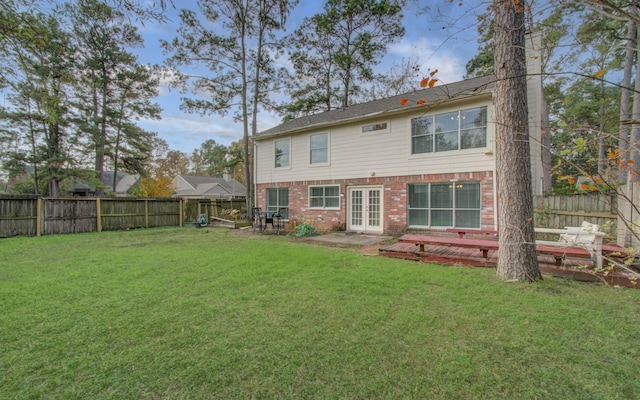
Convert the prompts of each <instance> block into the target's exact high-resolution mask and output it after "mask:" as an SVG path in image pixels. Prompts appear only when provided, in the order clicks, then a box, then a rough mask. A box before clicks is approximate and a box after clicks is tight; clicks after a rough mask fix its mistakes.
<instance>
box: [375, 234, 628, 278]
mask: <svg viewBox="0 0 640 400" xmlns="http://www.w3.org/2000/svg"><path fill="white" fill-rule="evenodd" d="M536 250H537V253H538V263H539V265H540V269H541V270H542V271H543V272H546V273H549V274H552V275H554V276H563V277H569V278H572V279H576V280H580V281H596V280H600V279H602V278H601V277H598V276H595V275H594V274H592V273H589V272H588V271H584V267H593V266H594V261H593V260H592V258H591V254H590V253H589V251H587V250H585V249H583V248H579V247H561V246H546V245H537V246H536ZM602 252H603V254H605V255H607V256H612V255H616V254H618V253H620V255H621V256H624V254H625V253H626V250H625V249H624V248H622V247H619V246H616V245H604V246H603V247H602ZM379 254H380V255H382V256H385V257H391V258H400V259H405V260H412V261H421V262H430V263H441V264H450V265H467V266H474V267H495V266H496V265H497V263H498V241H497V240H484V239H466V238H463V237H460V236H458V237H443V236H424V235H403V236H402V237H401V238H400V239H399V242H398V243H394V244H391V245H388V246H384V247H381V248H380V249H379ZM576 267H582V268H581V269H577V268H576ZM611 278H612V279H609V280H610V283H613V284H618V285H621V286H630V287H635V285H628V284H627V283H628V282H627V280H626V279H625V278H624V277H618V278H616V277H614V276H613V275H612V277H611Z"/></svg>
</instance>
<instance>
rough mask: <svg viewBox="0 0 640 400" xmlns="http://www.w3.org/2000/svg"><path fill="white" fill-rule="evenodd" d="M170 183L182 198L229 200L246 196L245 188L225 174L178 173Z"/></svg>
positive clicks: (176, 193)
mask: <svg viewBox="0 0 640 400" xmlns="http://www.w3.org/2000/svg"><path fill="white" fill-rule="evenodd" d="M172 185H173V188H174V194H175V196H177V197H182V198H192V199H226V200H230V199H238V198H246V196H247V188H246V187H245V186H244V185H243V184H241V183H240V182H238V181H236V180H235V179H233V178H231V177H230V176H229V175H226V174H225V176H224V177H223V178H217V177H212V176H195V175H178V176H176V177H175V178H174V179H173V183H172Z"/></svg>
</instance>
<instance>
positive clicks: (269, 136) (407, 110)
mask: <svg viewBox="0 0 640 400" xmlns="http://www.w3.org/2000/svg"><path fill="white" fill-rule="evenodd" d="M491 93H493V90H492V89H490V88H486V89H483V90H482V91H479V92H475V93H465V94H461V95H459V96H455V97H452V98H448V99H443V100H442V101H439V100H436V101H433V102H429V103H425V104H415V105H407V106H405V107H403V108H395V109H392V110H382V111H376V112H374V113H369V114H363V115H358V116H356V117H350V118H344V119H340V120H336V121H327V122H322V123H316V124H309V125H306V126H304V127H302V128H291V129H287V130H285V131H282V132H276V133H272V134H266V135H260V134H258V135H256V136H254V137H253V140H254V141H256V142H259V141H261V140H266V139H272V138H276V137H280V136H287V135H291V134H294V133H304V132H308V131H314V130H318V129H322V128H325V127H330V126H337V125H345V124H350V123H353V122H358V121H364V120H369V119H372V118H375V117H379V116H393V115H398V114H404V113H411V112H414V111H417V110H420V109H425V108H428V107H430V106H431V107H432V108H433V107H434V106H440V105H442V104H446V103H452V102H457V101H461V100H465V99H467V98H470V97H480V96H486V95H487V94H491Z"/></svg>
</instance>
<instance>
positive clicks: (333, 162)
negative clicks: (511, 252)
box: [254, 36, 542, 234]
mask: <svg viewBox="0 0 640 400" xmlns="http://www.w3.org/2000/svg"><path fill="white" fill-rule="evenodd" d="M535 40H539V36H535ZM530 41H531V38H528V39H527V42H528V43H529V42H530ZM538 43H539V42H538ZM529 47H530V46H529ZM527 63H528V69H529V76H528V78H527V79H528V97H529V98H528V102H529V119H530V121H529V122H530V123H529V127H530V128H529V129H530V137H531V161H532V183H533V187H532V190H533V191H534V194H540V193H541V178H542V164H541V156H540V98H541V97H540V96H541V88H542V85H541V81H540V57H539V56H538V55H537V54H535V52H533V51H531V50H529V49H528V50H527ZM494 80H495V78H494V77H493V76H486V77H480V78H475V79H469V80H465V81H461V82H456V83H451V84H448V85H443V86H436V87H434V88H430V89H424V90H417V91H415V92H412V93H407V94H403V95H400V96H395V97H391V98H387V99H382V100H376V101H371V102H368V103H363V104H357V105H353V106H350V107H348V108H346V109H339V110H334V111H329V112H325V113H321V114H316V115H310V116H305V117H301V118H297V119H294V120H291V121H287V122H285V123H283V124H281V125H279V126H276V127H274V128H271V129H268V130H266V131H263V132H261V133H259V134H258V135H256V136H255V137H254V146H255V149H254V166H255V196H256V198H255V201H256V205H257V206H259V207H262V208H266V209H267V210H268V211H275V210H277V209H280V208H286V209H288V213H287V214H288V217H289V218H290V219H291V218H297V219H302V218H304V219H307V220H312V221H313V223H314V224H315V227H316V229H320V230H331V229H346V230H347V231H351V232H364V233H374V234H382V233H386V234H396V233H401V232H404V231H406V230H408V229H411V230H413V229H416V230H419V229H441V228H442V229H444V228H449V227H460V228H477V229H496V228H497V213H496V209H497V207H498V200H497V188H496V157H495V155H494V153H495V140H494V132H495V127H494V123H493V120H494V115H495V110H494V101H493V87H494ZM404 99H407V100H408V101H407V102H406V105H402V104H401V103H404V101H403V100H404Z"/></svg>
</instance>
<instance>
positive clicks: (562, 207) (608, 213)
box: [533, 193, 618, 236]
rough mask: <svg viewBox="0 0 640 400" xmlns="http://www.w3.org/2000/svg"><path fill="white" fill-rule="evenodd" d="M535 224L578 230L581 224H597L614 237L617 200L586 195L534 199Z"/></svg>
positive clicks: (612, 197) (591, 194) (608, 196)
mask: <svg viewBox="0 0 640 400" xmlns="http://www.w3.org/2000/svg"><path fill="white" fill-rule="evenodd" d="M533 206H534V214H535V223H536V226H537V227H541V228H555V229H562V228H564V227H565V226H580V225H582V222H583V221H587V222H591V223H593V224H598V225H600V226H602V227H604V228H606V230H607V232H609V233H610V234H612V235H614V236H615V234H616V226H617V222H618V219H617V218H618V217H617V215H616V213H615V211H614V210H615V209H616V196H615V195H610V194H602V193H588V194H577V195H567V196H534V201H533Z"/></svg>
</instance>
